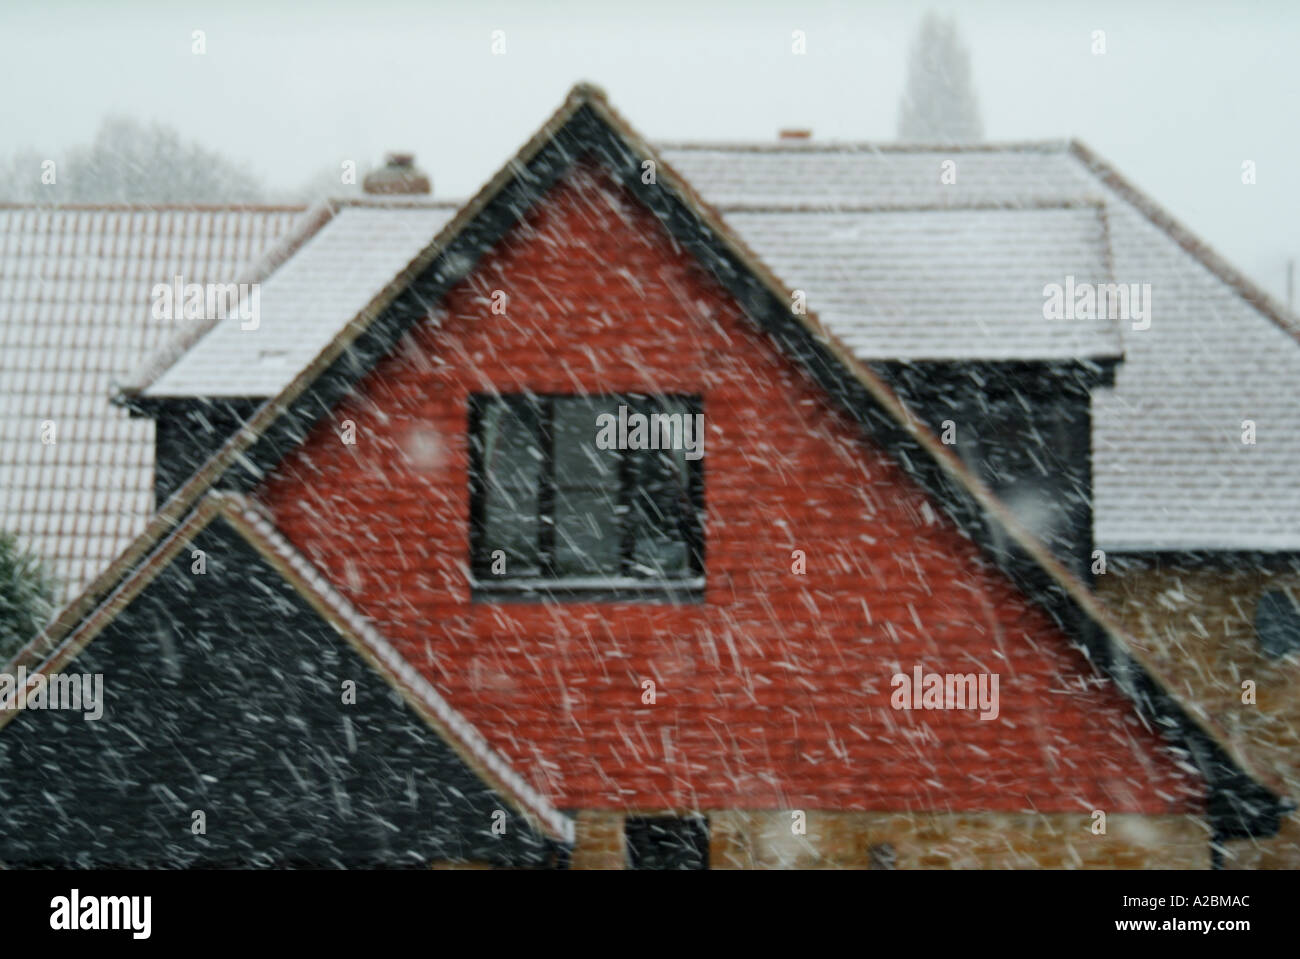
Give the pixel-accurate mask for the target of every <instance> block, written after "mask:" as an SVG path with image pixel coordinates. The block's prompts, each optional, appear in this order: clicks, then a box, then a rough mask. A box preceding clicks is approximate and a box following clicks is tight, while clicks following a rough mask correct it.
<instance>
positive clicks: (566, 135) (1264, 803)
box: [219, 88, 1281, 838]
mask: <svg viewBox="0 0 1300 959" xmlns="http://www.w3.org/2000/svg"><path fill="white" fill-rule="evenodd" d="M572 96H573V97H576V98H578V101H579V102H578V105H577V106H576V107H575V108H574V109H573V112H572V114H571V115H570V116H568V118H567V119H557V120H553V121H552V122H551V124H548V126H547V127H546V128H544V129H543V131H542V132H541V134H540V135H539V137H540V142H539V143H537V149H536V150H535V152H533V153H532V155H531V156H529V157H528V159H527V160H523V159H517V160H514V161H512V162H511V163H510V165H509V166H508V169H509V171H510V173H511V176H510V177H509V178H508V179H506V181H505V182H504V183H503V184H502V185H501V186H500V188H499V189H498V190H496V192H495V193H492V194H491V195H490V196H488V197H487V198H486V201H485V202H484V204H483V206H482V207H481V208H480V209H478V210H475V211H474V212H473V213H472V215H471V216H469V218H468V219H467V220H466V221H465V222H464V223H463V224H462V226H461V228H460V229H458V230H456V231H455V232H454V233H453V235H452V236H451V238H450V240H449V241H448V242H447V244H446V246H445V247H444V248H443V249H441V250H440V251H438V253H437V255H436V256H435V257H434V258H433V260H432V261H431V262H430V263H429V265H428V266H427V267H426V268H425V269H424V270H423V272H421V273H420V274H419V275H418V276H416V277H415V278H414V279H413V280H412V281H411V282H409V283H407V284H406V286H405V287H404V288H403V289H402V290H401V292H400V293H398V294H397V295H396V297H395V298H394V299H393V300H392V302H391V303H389V304H388V306H387V307H386V308H385V309H383V311H382V312H381V313H380V314H379V315H378V316H377V317H376V318H375V320H374V321H373V322H372V323H370V324H369V326H368V327H367V328H366V329H365V330H364V332H362V333H361V334H360V335H359V336H357V338H356V339H355V340H353V341H352V343H351V344H350V345H349V346H348V347H347V348H346V349H344V350H343V351H342V352H341V353H340V354H339V355H338V356H337V358H336V359H335V360H334V361H333V362H332V363H330V364H329V365H328V366H327V367H326V368H324V369H322V370H320V371H312V370H309V371H307V372H306V373H305V376H307V377H308V378H310V382H309V385H307V387H306V388H305V389H304V390H303V391H302V392H301V393H300V394H299V395H298V396H297V397H296V398H295V399H293V400H291V401H290V402H289V403H288V404H287V407H286V408H285V409H284V411H283V412H282V413H280V414H279V415H277V416H275V417H274V418H273V419H271V421H270V422H269V424H268V425H267V427H266V429H265V430H264V432H263V433H262V434H261V436H260V437H258V440H257V442H255V443H254V444H253V445H252V446H251V447H250V448H249V449H248V450H247V453H246V455H245V456H244V457H242V458H241V459H240V460H239V465H238V467H237V468H235V469H231V470H229V471H227V473H226V474H225V476H224V477H222V479H221V480H219V484H221V485H227V484H229V485H235V486H237V487H239V488H241V489H251V488H252V487H253V486H255V485H256V483H257V482H258V481H259V480H260V478H261V477H262V476H263V475H265V473H266V472H267V471H269V470H271V469H272V468H274V466H275V465H276V464H277V463H278V462H279V461H280V460H281V459H282V458H283V457H284V456H285V455H286V454H287V453H288V451H289V450H290V449H292V448H293V447H294V446H296V445H297V444H298V443H299V442H301V441H302V439H303V438H304V437H305V436H306V435H307V433H308V431H309V430H310V429H311V427H312V425H313V424H314V423H315V422H316V421H317V420H318V419H319V418H320V417H321V416H322V415H324V414H325V413H327V412H328V411H329V410H330V409H331V408H333V407H334V406H335V405H336V404H337V403H338V402H339V400H340V399H342V397H343V396H344V395H345V394H346V393H347V392H348V391H349V390H350V389H351V388H352V386H353V384H354V383H355V382H356V381H357V380H358V379H359V378H360V377H361V376H362V375H363V374H364V373H365V372H367V371H368V370H370V369H371V368H373V366H374V365H375V364H376V363H378V362H379V360H381V359H382V358H383V357H384V356H385V355H386V354H388V353H389V352H390V351H391V350H392V349H393V347H394V346H395V345H396V343H397V341H398V340H399V338H400V337H401V336H402V335H403V333H404V332H405V331H406V330H407V329H408V328H409V327H410V326H411V325H412V324H413V323H416V322H418V321H419V320H420V319H421V318H423V317H424V316H425V315H426V314H427V312H428V308H429V304H431V303H436V302H438V301H439V300H440V299H441V298H442V297H443V295H444V294H445V293H446V292H447V290H448V289H449V288H451V286H453V285H454V284H455V283H457V282H459V281H460V280H461V279H462V278H464V277H465V276H466V275H468V274H469V272H470V271H471V270H472V269H473V268H474V266H475V264H476V263H477V262H478V260H479V258H480V257H481V256H482V255H483V254H484V253H485V252H486V251H487V250H488V249H490V248H491V247H492V246H493V245H494V244H495V243H497V241H498V240H500V239H501V237H502V236H503V235H504V234H505V233H506V231H507V230H509V229H510V227H511V226H513V225H514V224H515V223H516V222H518V221H519V220H520V219H521V218H522V217H523V216H524V215H525V214H526V213H527V212H528V210H529V209H530V208H531V207H532V205H533V204H534V203H536V202H537V201H538V200H539V199H540V198H541V197H542V196H543V195H544V194H545V193H546V191H547V190H549V189H550V188H551V187H552V186H553V185H554V184H555V183H556V182H557V181H558V180H559V179H560V177H562V176H563V175H564V174H565V172H566V171H568V170H569V169H570V168H571V167H572V165H573V164H574V163H575V161H577V160H578V159H579V158H580V157H582V156H584V155H585V156H592V157H594V158H596V159H597V160H598V161H599V162H601V163H602V164H603V165H604V166H605V167H606V169H608V170H609V171H610V172H611V173H612V174H613V175H614V176H615V177H616V178H617V179H618V181H619V182H621V183H622V184H623V186H625V187H626V188H627V189H628V190H629V191H631V192H632V193H633V195H635V196H637V197H638V198H639V199H640V201H641V202H642V203H644V204H645V205H646V206H647V207H648V208H649V209H650V210H651V211H653V212H654V213H655V215H656V216H657V217H658V218H659V220H660V221H661V222H662V223H663V224H664V226H665V228H666V229H667V230H668V231H669V232H670V233H671V234H672V236H673V237H674V238H675V239H676V240H677V241H678V242H680V243H682V245H683V246H685V247H686V248H687V249H689V250H690V251H691V252H692V253H693V254H694V255H695V256H696V257H697V258H698V260H699V261H700V263H701V264H702V265H703V266H704V267H705V268H706V269H707V270H709V271H710V272H711V273H712V275H713V276H714V277H715V278H716V279H717V280H718V281H719V283H721V284H722V285H723V286H724V287H725V288H726V289H727V290H728V291H729V292H730V293H731V294H732V295H733V296H734V297H735V298H736V300H737V302H738V303H739V304H740V305H741V307H742V308H743V309H744V310H745V311H746V313H747V314H748V315H749V316H750V317H751V318H752V319H753V320H754V321H755V322H756V323H757V324H758V325H759V326H760V327H761V328H762V329H763V330H764V331H765V332H767V333H768V334H769V335H770V336H771V337H772V338H773V339H774V340H775V341H776V342H777V343H778V345H779V346H780V347H781V348H782V349H783V350H784V351H785V353H786V354H787V355H788V356H790V357H791V358H793V359H794V360H795V361H796V362H797V363H798V364H799V365H800V366H801V367H802V368H803V369H804V371H805V372H806V373H807V374H808V375H809V376H810V377H811V378H812V380H813V381H814V382H816V383H817V384H818V385H819V386H820V387H821V388H822V389H824V390H825V391H826V392H827V393H828V394H829V395H830V396H831V397H833V398H834V399H835V400H836V401H837V402H838V403H839V404H840V405H841V407H842V408H843V409H844V410H845V411H846V412H847V413H848V414H849V415H850V416H852V417H853V418H854V419H856V420H857V421H858V422H859V423H860V424H861V425H862V426H863V427H864V428H865V429H866V431H867V432H868V434H869V435H871V436H872V437H873V438H874V439H875V440H876V441H877V442H879V443H880V444H881V445H882V446H884V447H885V448H886V449H888V450H889V451H890V452H891V454H892V455H893V456H894V457H895V458H896V460H897V461H898V462H899V464H900V465H901V466H902V467H903V469H904V470H905V471H906V472H907V473H908V474H909V475H910V476H911V477H912V478H913V479H914V480H915V481H917V482H918V483H919V484H920V485H921V487H922V488H923V489H925V490H926V491H927V492H928V493H929V494H930V495H931V496H932V497H934V498H935V500H936V501H937V502H938V503H939V504H940V505H941V506H942V507H943V508H944V509H945V510H946V511H947V512H948V514H949V515H950V516H951V517H952V518H953V519H954V521H955V522H956V523H957V524H958V526H959V527H960V528H961V529H963V530H964V531H966V533H967V534H968V535H970V536H971V537H972V538H974V539H975V541H976V542H978V543H979V544H980V545H981V547H982V548H983V550H984V551H985V552H986V554H987V555H989V556H990V557H991V558H992V559H993V561H994V562H996V563H997V565H998V566H999V567H1000V568H1001V569H1003V570H1004V572H1006V573H1007V575H1008V576H1010V577H1011V579H1012V580H1013V582H1015V583H1016V584H1017V585H1018V586H1019V587H1020V588H1021V589H1022V590H1023V591H1024V592H1025V594H1026V595H1027V596H1028V597H1029V598H1030V599H1032V600H1033V601H1035V602H1036V603H1038V604H1039V605H1040V606H1041V607H1042V608H1043V609H1045V610H1046V611H1047V612H1048V613H1049V614H1050V615H1051V616H1052V618H1053V619H1054V620H1055V621H1056V622H1057V623H1058V624H1059V625H1060V626H1061V628H1062V629H1064V630H1065V631H1066V633H1067V634H1068V635H1070V636H1072V637H1073V638H1074V639H1075V640H1076V641H1077V642H1079V643H1080V644H1081V645H1082V646H1083V647H1084V648H1085V649H1086V650H1087V651H1088V654H1089V656H1090V658H1091V659H1092V661H1093V662H1094V663H1095V664H1097V666H1098V667H1099V668H1101V669H1103V670H1104V671H1106V672H1107V674H1109V675H1110V676H1111V677H1112V678H1113V679H1114V680H1115V681H1116V682H1117V683H1118V684H1119V685H1120V686H1121V688H1122V689H1124V690H1125V691H1126V692H1127V693H1128V694H1129V695H1130V697H1131V698H1132V699H1133V700H1134V702H1135V703H1136V704H1137V706H1138V708H1139V710H1140V711H1141V712H1142V713H1143V714H1144V715H1145V716H1146V717H1147V718H1148V720H1149V721H1151V722H1153V723H1154V724H1156V725H1157V726H1159V727H1160V728H1162V729H1165V730H1167V731H1169V732H1170V733H1171V734H1172V735H1173V736H1174V738H1175V739H1176V740H1177V741H1178V742H1179V743H1180V744H1181V745H1182V746H1183V747H1184V748H1185V749H1186V750H1187V751H1188V753H1189V754H1190V756H1191V758H1192V759H1193V760H1194V761H1195V762H1196V763H1197V765H1198V767H1199V768H1200V770H1201V772H1202V773H1203V775H1204V776H1205V777H1206V780H1207V782H1208V783H1209V788H1210V796H1209V810H1210V818H1211V823H1212V826H1213V828H1214V830H1215V833H1216V835H1217V836H1218V837H1219V838H1230V837H1232V836H1244V835H1271V834H1272V833H1274V832H1276V830H1277V828H1278V819H1279V815H1280V812H1281V805H1280V801H1279V798H1278V797H1277V796H1276V795H1275V794H1274V793H1272V792H1270V791H1269V790H1268V789H1266V788H1264V787H1263V786H1260V785H1259V784H1258V783H1256V782H1255V781H1254V780H1253V779H1252V778H1250V777H1249V776H1248V775H1247V774H1246V773H1244V772H1243V771H1242V770H1241V768H1240V767H1239V766H1238V765H1237V763H1236V762H1234V760H1233V759H1232V758H1231V757H1229V756H1228V754H1227V753H1226V752H1225V751H1224V748H1223V747H1222V746H1221V745H1220V744H1219V743H1218V742H1216V741H1215V740H1214V738H1213V737H1212V736H1211V735H1209V733H1207V732H1206V730H1204V729H1203V728H1202V727H1201V726H1200V725H1199V724H1198V723H1197V722H1196V721H1195V720H1194V719H1192V718H1191V717H1190V716H1189V715H1188V714H1187V713H1186V712H1185V711H1184V710H1183V708H1182V706H1181V705H1180V704H1179V703H1178V702H1177V701H1176V700H1175V699H1173V698H1172V697H1171V696H1169V695H1168V693H1167V692H1165V690H1164V689H1163V688H1162V687H1161V686H1160V685H1159V683H1157V682H1155V681H1154V680H1153V679H1152V678H1151V677H1150V675H1148V674H1147V673H1146V672H1145V671H1144V670H1143V669H1142V667H1141V666H1140V665H1139V664H1138V663H1137V662H1136V661H1135V660H1134V659H1133V657H1132V655H1131V654H1130V653H1129V652H1128V651H1126V650H1124V649H1122V648H1121V647H1120V646H1119V644H1118V643H1117V642H1116V641H1115V640H1113V639H1112V638H1111V637H1110V635H1109V634H1108V633H1107V631H1106V630H1105V629H1104V628H1103V627H1102V626H1101V625H1100V624H1099V622H1098V621H1097V620H1096V619H1094V618H1093V616H1092V615H1091V614H1090V613H1089V612H1088V611H1087V609H1086V608H1085V607H1083V606H1081V605H1080V602H1079V601H1078V600H1077V599H1076V598H1075V597H1074V596H1072V595H1071V592H1070V590H1069V589H1068V588H1067V587H1066V585H1064V584H1063V582H1062V581H1061V580H1060V579H1059V578H1058V577H1057V576H1055V575H1054V574H1053V573H1052V572H1050V571H1049V569H1048V568H1047V567H1046V566H1044V565H1043V564H1042V563H1041V562H1039V560H1038V559H1037V558H1036V557H1035V556H1034V555H1033V553H1032V552H1031V551H1029V550H1028V549H1026V548H1025V547H1024V546H1022V545H1021V544H1020V543H1019V542H1018V541H1017V540H1016V539H1014V538H1011V537H1003V536H999V535H997V530H998V528H999V524H1000V522H1001V521H1000V520H999V519H998V518H997V517H996V516H995V515H994V514H992V513H991V512H989V511H987V510H986V509H985V508H984V507H983V506H982V505H981V502H980V500H979V499H978V498H977V497H976V495H975V494H974V493H973V492H972V490H971V488H970V487H968V486H967V485H966V484H965V483H963V482H962V481H961V480H960V479H959V478H958V477H957V475H956V474H954V473H952V472H950V471H949V470H947V469H945V468H944V466H943V465H941V463H940V461H939V459H938V458H937V456H936V455H935V454H933V453H931V452H930V451H929V450H927V449H926V447H925V446H924V445H923V444H922V443H920V442H919V441H918V440H917V439H916V438H915V437H914V436H913V435H912V434H911V433H910V432H909V431H908V429H907V428H906V427H905V426H904V425H903V423H902V422H900V421H899V420H898V419H896V418H895V415H894V414H893V413H892V412H891V411H890V410H889V409H888V408H887V407H886V406H885V405H883V404H882V403H881V402H880V401H878V400H877V398H876V397H875V395H874V394H873V393H872V391H871V390H870V389H868V388H867V386H866V385H864V383H863V382H862V381H861V380H860V379H859V378H858V376H856V375H855V373H854V371H853V370H852V369H850V368H849V366H848V365H847V364H846V361H845V360H844V359H842V358H841V357H840V356H839V355H837V353H836V350H835V349H834V348H833V346H832V344H831V342H830V341H829V340H828V339H827V338H826V337H824V336H823V335H821V334H820V333H818V332H815V331H814V329H813V328H811V327H810V326H809V325H806V324H804V323H803V322H801V321H800V319H799V318H797V317H795V316H794V315H792V313H791V311H790V308H789V303H788V302H786V301H784V300H783V299H782V298H781V297H780V296H779V295H778V294H777V293H776V292H775V291H774V290H773V289H772V288H771V287H769V286H768V285H767V284H766V283H765V282H764V281H763V279H762V278H761V277H760V276H759V275H758V274H757V273H756V272H755V269H754V268H753V266H752V265H751V264H750V263H748V262H746V260H745V259H744V258H743V257H742V256H740V255H739V254H738V253H737V252H736V248H735V247H733V246H732V244H731V243H730V242H728V239H727V238H726V237H723V236H721V235H719V234H718V233H717V232H716V231H715V230H714V229H713V228H711V227H710V226H709V225H708V223H707V222H706V221H705V220H704V219H703V218H702V216H701V214H700V213H699V211H698V210H696V209H695V208H693V207H692V206H691V205H690V203H689V202H688V200H687V198H686V197H687V196H689V193H688V192H687V191H689V187H687V186H685V185H684V184H682V185H678V184H677V183H676V178H675V176H674V175H673V174H672V172H671V170H670V169H669V168H667V167H666V166H663V165H661V166H660V167H659V169H658V170H657V177H656V182H655V183H653V184H647V183H644V182H643V180H642V175H643V172H644V168H643V166H642V164H643V162H645V160H646V157H643V156H642V155H641V154H640V153H639V152H638V150H637V149H636V148H634V147H633V146H632V145H631V143H630V142H629V141H628V140H627V139H626V138H625V136H624V135H623V133H621V132H620V131H619V130H618V129H616V128H615V127H614V126H613V125H611V122H610V121H607V120H606V119H605V117H604V116H603V115H602V114H601V113H600V112H598V111H597V109H596V108H595V107H594V106H593V103H592V101H593V99H599V98H598V96H597V95H595V94H593V93H592V92H591V91H589V90H586V89H585V88H579V90H578V91H575V93H574V94H573V95H572ZM606 109H607V108H606ZM560 117H563V113H561V114H560ZM524 155H525V156H526V155H527V153H526V152H525V154H524Z"/></svg>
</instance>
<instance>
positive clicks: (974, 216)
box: [725, 204, 1120, 360]
mask: <svg viewBox="0 0 1300 959" xmlns="http://www.w3.org/2000/svg"><path fill="white" fill-rule="evenodd" d="M725 215H726V218H727V222H728V223H730V224H731V226H732V227H733V228H734V229H735V230H736V232H737V233H739V234H740V235H741V237H742V238H743V239H744V241H745V242H746V244H747V245H748V246H749V247H750V249H752V250H753V251H754V252H755V253H757V254H758V255H759V256H761V257H762V258H763V261H764V262H765V263H767V265H768V266H769V267H771V268H772V270H773V271H774V272H775V273H776V275H777V276H779V277H781V278H782V279H783V280H785V281H786V282H787V283H789V284H790V285H791V286H793V287H796V288H798V289H799V290H802V291H803V292H804V293H805V294H806V296H807V306H808V308H809V309H811V310H812V311H813V312H815V313H816V314H817V317H818V318H819V319H820V320H821V321H822V322H823V323H825V324H826V325H827V326H828V327H829V328H831V329H832V330H833V331H834V332H835V333H836V334H837V335H838V336H839V338H840V339H841V340H842V341H843V342H844V343H845V345H847V346H848V347H850V348H851V349H852V350H853V352H854V354H855V355H856V356H857V357H858V358H859V359H868V360H870V359H876V360H988V359H996V360H1072V359H1102V358H1115V357H1118V356H1119V354H1120V340H1119V334H1118V331H1117V325H1118V324H1117V323H1116V321H1115V319H1114V318H1107V317H1105V316H1100V317H1097V318H1089V319H1078V320H1074V319H1071V320H1065V319H1061V320H1049V319H1044V318H1043V302H1044V299H1043V286H1044V285H1045V284H1046V283H1050V282H1056V283H1061V284H1064V282H1065V279H1066V276H1067V275H1071V276H1073V277H1074V278H1075V281H1076V282H1088V283H1094V284H1100V283H1107V282H1109V250H1108V247H1107V240H1106V222H1105V219H1104V217H1103V216H1102V209H1101V207H1100V205H1087V204H1084V205H1080V206H1075V207H1070V206H1061V205H1052V206H1038V207H1026V208H1014V209H1006V208H1001V207H997V206H984V207H975V208H967V209H954V208H951V207H944V206H919V207H907V208H902V209H900V208H897V207H865V208H856V209H855V208H852V207H843V208H840V209H836V210H834V211H830V210H816V209H809V208H806V207H771V206H768V207H762V208H749V207H735V208H729V209H727V211H726V214H725Z"/></svg>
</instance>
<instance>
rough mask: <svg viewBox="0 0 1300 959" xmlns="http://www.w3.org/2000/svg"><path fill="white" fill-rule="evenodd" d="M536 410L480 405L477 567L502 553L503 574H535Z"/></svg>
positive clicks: (517, 404)
mask: <svg viewBox="0 0 1300 959" xmlns="http://www.w3.org/2000/svg"><path fill="white" fill-rule="evenodd" d="M538 437H539V432H538V410H537V409H536V407H535V406H534V405H533V404H531V403H529V402H527V401H526V400H524V399H522V398H520V397H511V398H510V399H508V400H507V399H505V398H502V399H488V400H485V401H484V405H483V413H482V416H481V418H480V420H479V433H478V442H479V444H480V446H479V450H480V457H481V458H480V460H479V462H480V464H481V468H482V471H483V475H482V481H483V489H484V493H485V496H484V501H483V513H482V520H483V534H482V536H483V538H482V542H481V543H480V544H479V547H480V548H479V557H478V559H479V563H480V565H481V566H486V567H490V566H491V563H492V553H493V552H494V551H495V550H504V551H505V554H506V575H508V576H535V575H537V574H538V573H539V572H540V571H541V562H540V558H539V555H538V545H537V533H538V518H537V513H538V487H539V481H540V476H541V464H542V459H543V456H542V450H541V447H540V445H539V439H538Z"/></svg>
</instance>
